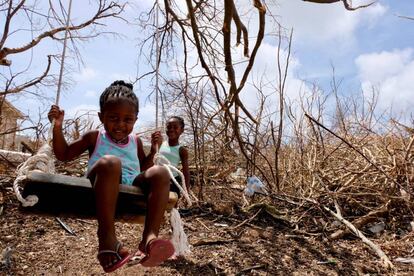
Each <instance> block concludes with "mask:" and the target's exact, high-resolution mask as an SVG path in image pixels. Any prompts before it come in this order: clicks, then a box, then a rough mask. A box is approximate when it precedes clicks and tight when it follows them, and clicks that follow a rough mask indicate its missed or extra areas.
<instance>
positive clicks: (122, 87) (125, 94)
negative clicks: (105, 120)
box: [99, 80, 139, 113]
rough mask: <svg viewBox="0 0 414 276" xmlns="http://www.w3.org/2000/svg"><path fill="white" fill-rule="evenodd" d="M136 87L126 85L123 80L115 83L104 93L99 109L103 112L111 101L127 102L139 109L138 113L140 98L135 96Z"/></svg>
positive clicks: (100, 99)
mask: <svg viewBox="0 0 414 276" xmlns="http://www.w3.org/2000/svg"><path fill="white" fill-rule="evenodd" d="M133 89H134V86H133V85H132V84H131V83H126V82H124V81H123V80H117V81H114V82H113V83H112V84H111V85H110V86H109V87H107V88H106V89H105V90H104V92H102V94H101V97H100V98H99V107H100V108H101V112H103V110H104V107H105V104H106V103H107V102H108V101H111V100H118V99H119V100H121V99H122V100H127V101H129V102H130V103H131V104H133V105H134V106H136V107H137V113H138V110H139V102H138V98H137V96H136V95H135V93H134V91H133Z"/></svg>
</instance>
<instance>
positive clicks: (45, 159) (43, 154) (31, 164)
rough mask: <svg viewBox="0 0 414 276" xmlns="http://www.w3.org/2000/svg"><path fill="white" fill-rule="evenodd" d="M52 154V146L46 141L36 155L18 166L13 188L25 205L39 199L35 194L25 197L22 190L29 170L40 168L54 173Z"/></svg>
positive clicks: (30, 204)
mask: <svg viewBox="0 0 414 276" xmlns="http://www.w3.org/2000/svg"><path fill="white" fill-rule="evenodd" d="M52 156H53V152H52V148H51V147H50V146H49V144H47V143H46V144H44V145H43V146H42V147H41V148H40V149H39V151H38V153H37V154H36V155H33V156H31V157H29V158H28V159H27V160H26V161H25V162H23V163H22V164H20V165H19V166H18V167H17V170H16V173H17V177H16V179H15V180H14V182H13V190H14V193H15V194H16V197H17V199H18V200H19V201H20V202H21V203H22V205H23V207H29V206H33V205H35V204H36V203H37V202H38V201H39V198H38V197H37V196H35V195H29V196H27V197H26V198H23V196H22V194H21V192H20V184H21V183H22V182H23V181H24V180H25V179H26V177H27V174H28V173H29V171H34V170H39V171H41V172H46V173H54V172H55V165H54V162H53V158H52Z"/></svg>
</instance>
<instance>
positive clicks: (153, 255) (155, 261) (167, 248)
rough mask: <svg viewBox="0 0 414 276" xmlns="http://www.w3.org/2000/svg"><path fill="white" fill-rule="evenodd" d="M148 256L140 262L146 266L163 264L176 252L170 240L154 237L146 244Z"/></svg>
mask: <svg viewBox="0 0 414 276" xmlns="http://www.w3.org/2000/svg"><path fill="white" fill-rule="evenodd" d="M145 251H146V256H145V257H144V258H142V259H141V261H140V262H139V263H140V264H141V265H142V266H145V267H154V266H158V265H160V264H162V263H163V262H164V261H166V260H168V258H170V257H171V256H172V255H173V254H174V251H175V250H174V246H173V244H172V243H171V242H170V241H169V240H162V239H153V240H151V241H149V242H148V244H147V246H146V250H145Z"/></svg>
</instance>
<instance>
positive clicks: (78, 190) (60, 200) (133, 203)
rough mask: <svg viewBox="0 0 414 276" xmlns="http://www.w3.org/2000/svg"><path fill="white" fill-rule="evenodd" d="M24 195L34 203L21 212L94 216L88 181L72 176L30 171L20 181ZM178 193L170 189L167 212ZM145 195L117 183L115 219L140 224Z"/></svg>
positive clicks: (91, 191) (144, 206)
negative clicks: (33, 196) (35, 200)
mask: <svg viewBox="0 0 414 276" xmlns="http://www.w3.org/2000/svg"><path fill="white" fill-rule="evenodd" d="M22 186H23V192H22V195H23V197H26V196H28V195H36V196H37V197H38V198H39V201H38V203H37V204H35V205H34V206H32V207H21V208H22V211H23V212H28V213H36V214H41V215H50V216H58V217H75V218H83V219H90V218H96V208H95V196H94V191H93V189H92V186H91V183H90V181H89V180H88V179H87V178H85V177H74V176H67V175H59V174H49V173H43V172H40V171H31V172H29V173H28V174H27V177H26V180H25V181H23V183H22ZM177 201H178V195H177V194H176V193H174V192H170V196H169V200H168V204H167V211H170V210H171V209H172V208H173V207H174V206H175V205H176V203H177ZM145 211H146V198H145V196H144V194H143V193H142V191H141V189H140V188H138V187H135V186H130V185H123V184H121V185H120V190H119V196H118V203H117V210H116V220H117V221H123V222H130V223H140V224H142V223H143V222H144V220H145Z"/></svg>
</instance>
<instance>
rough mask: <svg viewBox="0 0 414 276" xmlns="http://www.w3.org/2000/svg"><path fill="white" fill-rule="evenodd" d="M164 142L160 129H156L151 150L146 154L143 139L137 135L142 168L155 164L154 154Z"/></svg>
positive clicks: (145, 168)
mask: <svg viewBox="0 0 414 276" xmlns="http://www.w3.org/2000/svg"><path fill="white" fill-rule="evenodd" d="M161 143H162V135H161V132H160V131H156V132H154V133H153V134H151V151H150V153H149V154H148V155H145V152H144V146H143V144H142V141H141V139H140V138H139V137H138V136H137V146H138V159H139V163H140V164H141V170H142V171H145V170H147V169H148V168H150V167H152V166H153V165H154V155H155V153H156V152H157V148H158V149H159V148H160V146H161Z"/></svg>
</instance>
